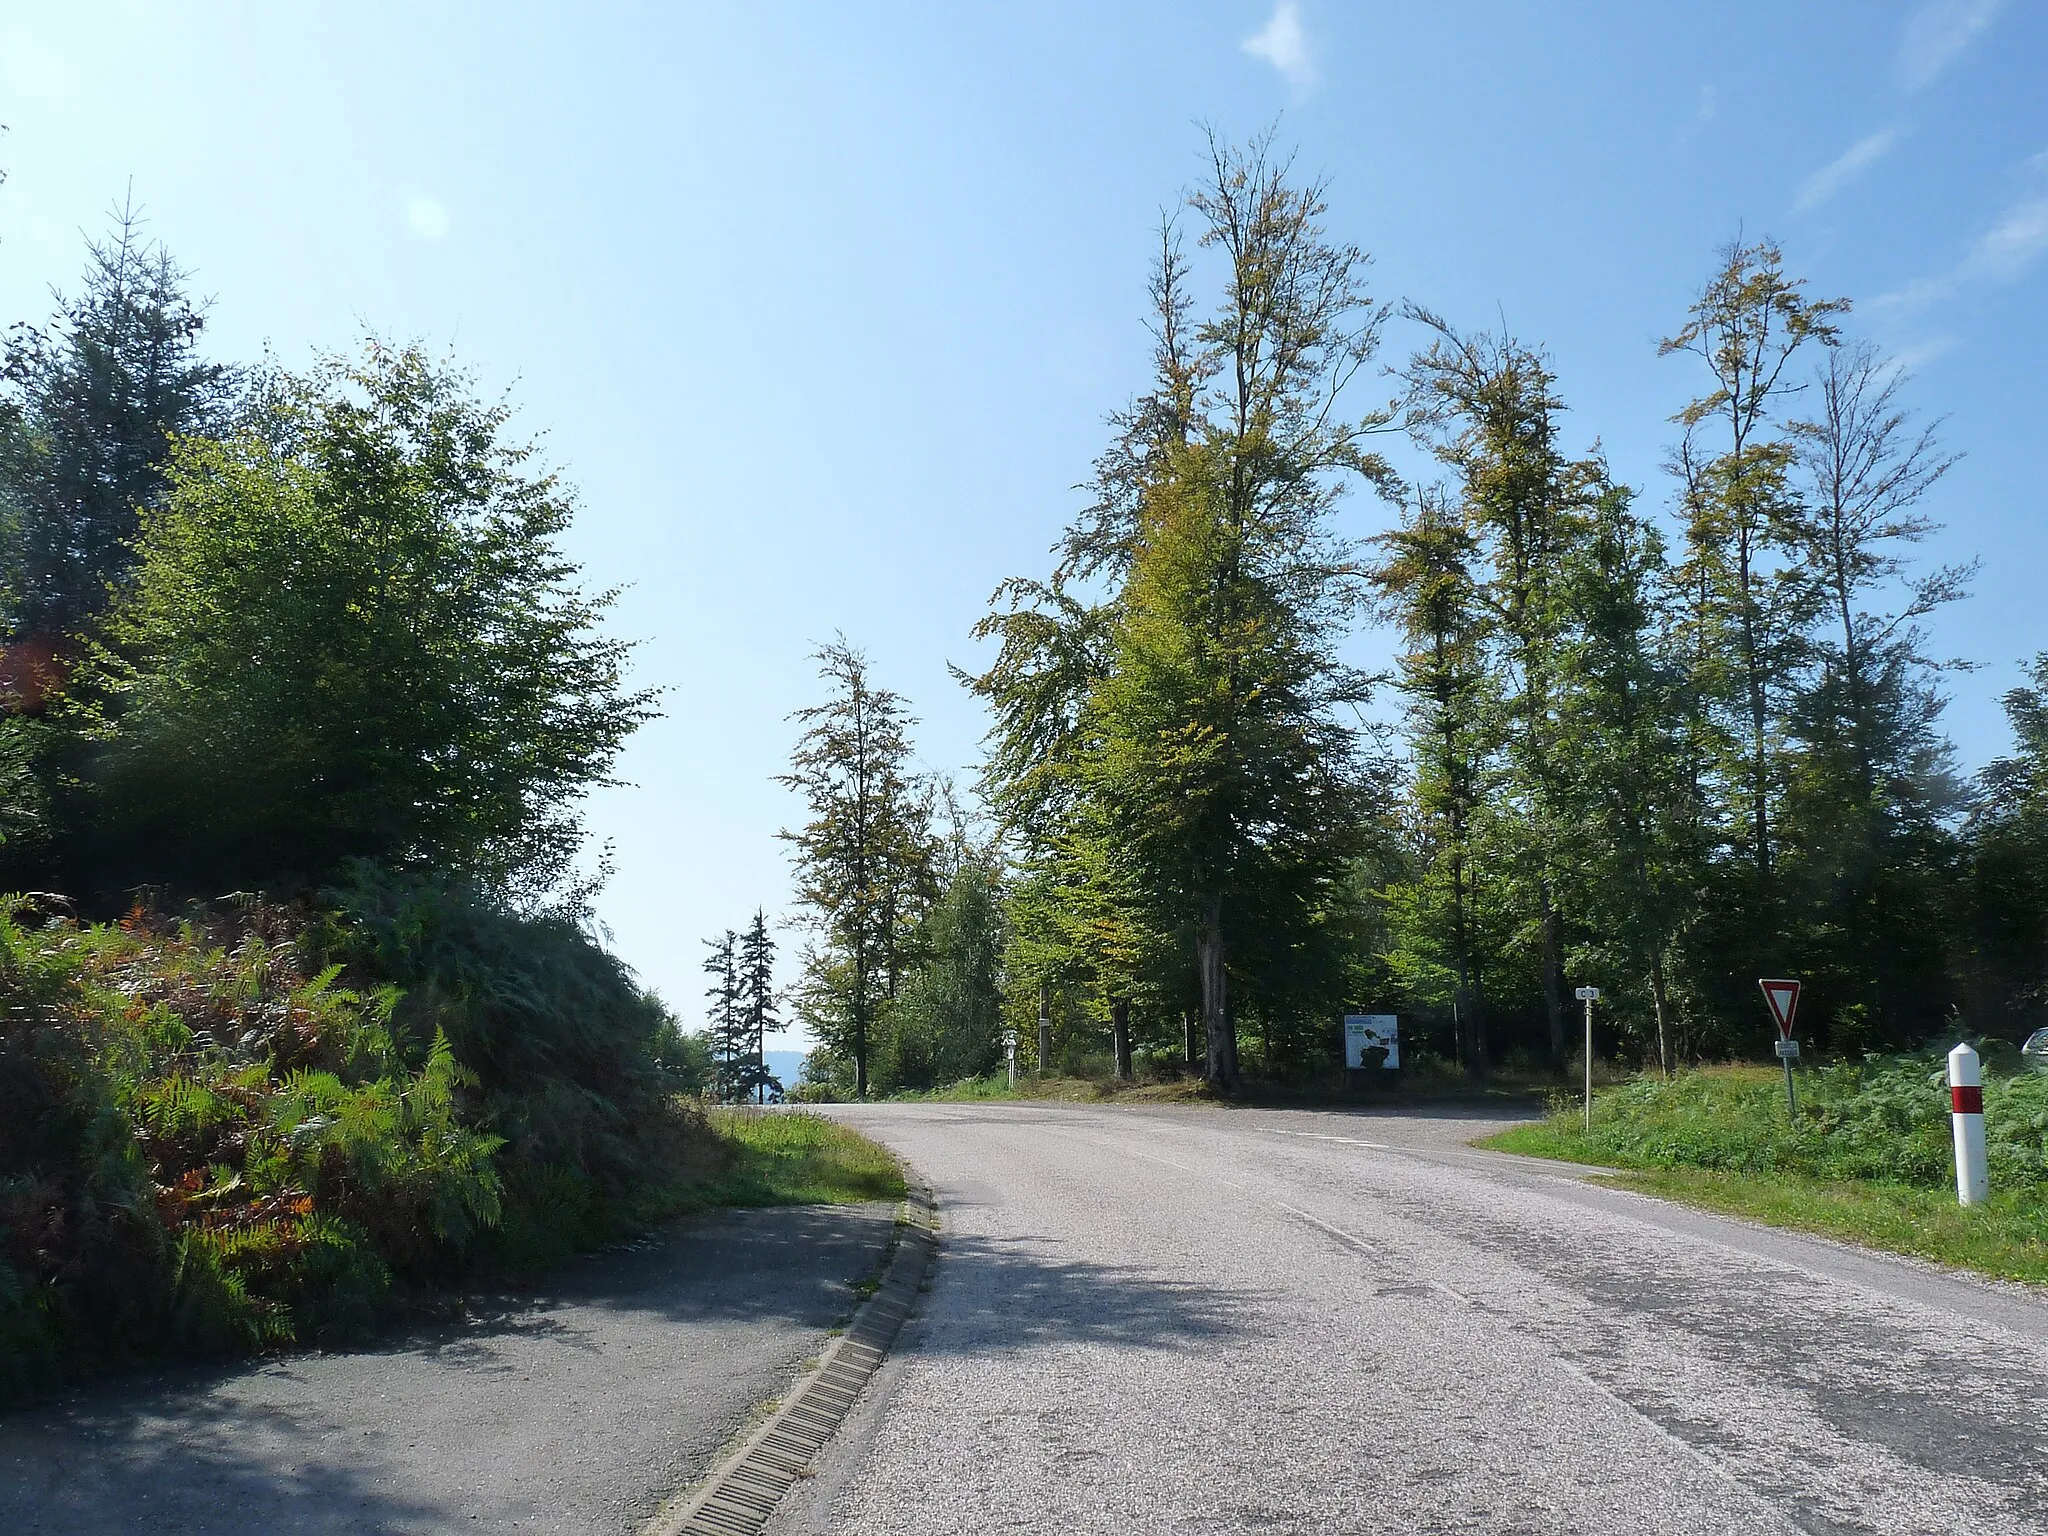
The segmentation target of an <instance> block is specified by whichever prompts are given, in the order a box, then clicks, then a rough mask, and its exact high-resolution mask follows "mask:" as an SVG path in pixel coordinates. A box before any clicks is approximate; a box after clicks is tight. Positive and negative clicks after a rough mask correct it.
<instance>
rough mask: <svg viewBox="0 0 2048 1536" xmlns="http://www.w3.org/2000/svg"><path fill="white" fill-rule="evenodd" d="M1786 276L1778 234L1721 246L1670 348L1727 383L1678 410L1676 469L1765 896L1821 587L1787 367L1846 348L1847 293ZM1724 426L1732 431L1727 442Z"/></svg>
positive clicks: (1706, 646) (1745, 840)
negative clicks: (1809, 567)
mask: <svg viewBox="0 0 2048 1536" xmlns="http://www.w3.org/2000/svg"><path fill="white" fill-rule="evenodd" d="M1803 287H1804V283H1803V282H1802V281H1801V280H1798V279H1795V278H1791V277H1788V276H1787V275H1786V273H1785V263H1784V254H1783V252H1782V251H1780V250H1779V248H1778V246H1777V244H1776V243H1775V242H1773V241H1771V240H1761V241H1758V242H1757V243H1755V244H1754V245H1745V244H1743V243H1742V241H1741V240H1740V239H1737V240H1735V241H1733V242H1731V243H1730V244H1729V245H1728V246H1726V247H1725V248H1724V249H1723V250H1722V252H1721V266H1720V269H1719V270H1718V271H1716V272H1715V274H1714V275H1713V277H1712V278H1711V279H1709V281H1708V283H1707V285H1706V287H1705V288H1704V289H1703V290H1702V291H1701V293H1700V295H1699V297H1698V298H1697V299H1696V300H1695V301H1694V302H1693V305H1692V308H1691V311H1690V313H1689V314H1688V316H1687V319H1686V323H1685V324H1684V325H1683V326H1682V327H1680V328H1679V330H1678V332H1677V334H1676V335H1673V336H1671V337H1669V338H1667V339H1666V340H1665V341H1663V342H1662V343H1661V344H1660V346H1659V352H1660V354H1662V355H1669V354H1671V353H1674V352H1687V353H1690V354H1692V355H1693V356H1695V357H1698V358H1699V359H1700V360H1701V361H1702V362H1703V363H1704V364H1705V365H1706V367H1707V371H1708V375H1709V377H1710V379H1711V380H1712V384H1713V387H1712V388H1711V389H1709V390H1708V391H1707V392H1706V393H1705V394H1703V395H1700V396H1698V397H1697V398H1696V399H1694V400H1693V401H1692V402H1691V403H1690V404H1688V405H1687V406H1686V407H1685V409H1684V410H1682V411H1680V412H1679V413H1678V415H1677V416H1676V417H1674V418H1673V419H1674V420H1675V421H1677V422H1678V423H1679V424H1680V425H1681V426H1682V427H1683V428H1684V429H1685V431H1684V438H1683V440H1682V442H1681V444H1680V446H1679V449H1678V453H1677V457H1676V460H1675V464H1674V467H1675V469H1676V470H1677V472H1678V474H1679V476H1680V478H1681V482H1682V488H1683V496H1684V512H1685V517H1686V548H1687V559H1688V562H1689V564H1690V567H1691V569H1690V572H1689V575H1690V578H1691V581H1692V584H1693V585H1694V587H1695V588H1696V590H1697V591H1698V593H1699V595H1700V605H1699V608H1698V610H1697V612H1696V613H1695V615H1694V622H1695V624H1696V625H1697V628H1698V636H1697V641H1698V651H1697V654H1698V655H1699V656H1700V657H1701V658H1702V660H1703V663H1704V669H1705V676H1704V678H1703V682H1705V683H1706V684H1707V685H1708V686H1707V687H1706V688H1705V690H1704V691H1705V692H1706V694H1707V695H1708V696H1709V697H1712V698H1715V699H1716V700H1717V702H1719V703H1720V704H1721V705H1722V706H1723V707H1724V709H1725V710H1726V711H1727V713H1728V714H1729V716H1730V718H1731V720H1732V721H1733V722H1736V723H1735V724H1733V725H1732V728H1731V731H1730V738H1731V740H1732V741H1738V742H1739V743H1740V745H1739V746H1737V747H1735V748H1734V751H1733V755H1734V757H1735V758H1736V760H1737V762H1738V763H1739V766H1738V767H1736V768H1735V769H1734V770H1733V773H1732V775H1731V776H1732V777H1733V778H1734V779H1735V780H1736V781H1737V782H1738V783H1739V785H1740V789H1739V792H1738V793H1739V797H1740V801H1741V802H1742V803H1744V804H1746V811H1745V812H1744V815H1743V820H1742V824H1741V826H1740V829H1739V830H1737V829H1735V828H1733V827H1731V836H1732V837H1733V839H1734V841H1735V844H1736V846H1737V847H1739V848H1741V849H1742V851H1743V855H1744V857H1745V859H1746V860H1747V862H1748V864H1749V867H1750V871H1751V874H1752V877H1753V885H1752V890H1751V893H1750V894H1751V898H1752V905H1753V906H1755V907H1756V909H1757V910H1759V911H1761V910H1763V908H1764V905H1765V904H1766V901H1767V896H1768V891H1769V885H1770V877H1771V867H1772V834H1771V819H1772V807H1773V805H1774V803H1775V801H1776V798H1777V796H1778V793H1779V789H1780V784H1781V782H1782V774H1781V772H1780V770H1779V762H1778V746H1777V739H1776V733H1775V732H1774V730H1773V725H1774V723H1775V722H1776V721H1777V720H1778V719H1779V718H1780V713H1781V707H1782V691H1783V688H1784V686H1785V684H1786V683H1787V681H1788V680H1789V679H1791V678H1792V676H1793V675H1794V673H1795V671H1796V667H1797V663H1798V660H1799V637H1800V632H1801V630H1802V628H1803V625H1804V621H1805V618H1806V615H1807V611H1808V610H1807V601H1806V599H1807V594H1806V593H1805V592H1804V591H1802V590H1800V588H1799V587H1798V585H1797V582H1796V580H1795V579H1794V578H1795V576H1796V572H1793V571H1790V570H1788V569H1787V568H1786V567H1785V566H1784V565H1783V564H1782V563H1774V562H1777V561H1778V557H1781V556H1783V555H1785V554H1788V553H1790V554H1795V555H1796V553H1797V551H1798V548H1799V543H1800V536H1799V521H1798V517H1797V503H1796V499H1795V497H1794V494H1793V491H1792V488H1791V485H1790V476H1791V472H1792V466H1793V462H1794V460H1795V457H1796V451H1797V450H1796V445H1795V443H1794V441H1793V439H1792V437H1791V434H1790V433H1789V432H1788V431H1787V430H1785V428H1784V427H1783V424H1782V422H1781V420H1780V417H1779V414H1778V413H1779V404H1780V401H1781V400H1783V399H1784V398H1785V397H1786V396H1787V395H1789V394H1791V393H1793V392H1795V391H1796V390H1797V389H1799V388H1800V387H1801V386H1800V384H1799V383H1797V382H1796V381H1795V380H1793V379H1791V378H1788V377H1787V369H1788V368H1789V367H1790V366H1791V363H1792V360H1793V358H1794V357H1795V356H1796V355H1797V354H1798V353H1799V351H1800V350H1801V348H1803V347H1805V346H1806V345H1808V344H1809V343H1817V344H1820V345H1822V346H1833V345H1834V344H1835V342H1836V335H1837V333H1836V328H1835V324H1834V319H1833V317H1834V316H1836V315H1838V314H1841V313H1842V312H1843V311H1845V310H1846V309H1847V308H1848V302H1847V301H1846V300H1842V299H1829V300H1814V299H1809V298H1807V297H1806V296H1805V294H1804V293H1803V292H1802V291H1801V290H1802V289H1803ZM1715 437H1717V438H1718V441H1715V440H1713V439H1714V438H1715Z"/></svg>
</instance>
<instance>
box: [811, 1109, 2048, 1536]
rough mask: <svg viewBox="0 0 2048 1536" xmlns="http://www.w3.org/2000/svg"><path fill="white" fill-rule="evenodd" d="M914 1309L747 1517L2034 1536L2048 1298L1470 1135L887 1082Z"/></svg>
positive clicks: (1474, 1128)
mask: <svg viewBox="0 0 2048 1536" xmlns="http://www.w3.org/2000/svg"><path fill="white" fill-rule="evenodd" d="M838 1113H841V1114H844V1115H845V1116H846V1117H847V1118H848V1119H849V1120H850V1121H851V1122H852V1123H854V1124H857V1125H858V1126H859V1127H860V1129H861V1130H863V1131H864V1132H866V1133H867V1134H869V1135H871V1136H874V1137H876V1138H877V1139H879V1140H881V1141H883V1142H885V1143H887V1144H888V1145H890V1146H891V1147H892V1148H893V1149H895V1150H896V1151H897V1152H898V1153H899V1154H901V1155H902V1156H904V1157H905V1158H906V1159H907V1160H908V1161H909V1162H910V1163H911V1164H912V1165H913V1166H914V1167H916V1168H917V1169H918V1171H919V1173H920V1174H921V1175H922V1176H923V1177H924V1178H925V1179H927V1180H928V1181H929V1182H931V1183H932V1184H933V1185H934V1186H935V1188H936V1190H937V1193H938V1195H939V1205H940V1213H941V1217H942V1221H943V1223H944V1229H945V1230H944V1236H943V1247H942V1251H941V1257H940V1259H939V1264H938V1269H937V1272H936V1277H935V1280H934V1283H933V1288H932V1290H931V1292H930V1294H929V1296H928V1297H927V1298H926V1304H925V1307H924V1309H923V1312H922V1315H921V1316H920V1317H918V1318H917V1319H915V1320H914V1321H913V1323H912V1325H911V1327H910V1328H909V1329H907V1330H906V1331H905V1333H904V1335H903V1337H902V1338H901V1339H900V1340H899V1342H898V1345H897V1353H896V1356H895V1358H894V1359H892V1361H891V1362H890V1364H889V1365H887V1366H885V1367H884V1369H883V1371H882V1373H881V1374H880V1375H879V1376H878V1377H877V1380H876V1382H875V1384H874V1387H873V1388H872V1389H871V1390H870V1392H869V1394H868V1396H867V1398H866V1400H865V1401H864V1402H863V1404H862V1405H861V1406H860V1408H859V1409H858V1410H857V1411H856V1413H855V1415H854V1416H853V1418H852V1419H851V1420H850V1421H849V1423H848V1424H847V1426H846V1428H845V1430H843V1431H842V1433H841V1436H840V1438H839V1440H838V1441H836V1442H835V1443H834V1445H833V1446H832V1447H831V1448H830V1449H829V1450H828V1451H827V1453H826V1456H825V1458H824V1460H823V1462H822V1464H821V1465H820V1467H819V1468H818V1475H817V1476H816V1477H815V1478H813V1479H812V1480H811V1482H810V1484H809V1485H808V1486H807V1487H805V1488H803V1489H801V1490H800V1491H799V1496H798V1497H797V1498H795V1499H793V1500H791V1501H790V1502H789V1503H788V1504H786V1505H785V1507H784V1509H783V1510H782V1511H780V1512H779V1513H778V1515H777V1518H776V1521H775V1522H774V1524H772V1525H771V1527H770V1528H771V1530H775V1531H779V1532H782V1533H783V1536H791V1533H796V1532H820V1533H822V1532H833V1533H844V1536H862V1533H869V1532H873V1533H882V1532H888V1533H891V1536H894V1533H916V1532H950V1531H960V1530H969V1529H972V1530H977V1531H1017V1532H1022V1531H1044V1532H1083V1531H1101V1532H1130V1531H1169V1530H1170V1531H1175V1532H1183V1531H1193V1532H1209V1531H1214V1532H1225V1531H1243V1530H1251V1529H1257V1530H1261V1531H1266V1532H1300V1533H1303V1536H1307V1533H1311V1532H1314V1533H1323V1532H1389V1533H1391V1532H1435V1531H1444V1532H1452V1531H1455V1532H1470V1533H1481V1532H1487V1533H1493V1532H1498V1533H1502V1536H1505V1533H1509V1532H1537V1531H1543V1532H1548V1531H1563V1530H1572V1531H1574V1532H1594V1533H1614V1536H1621V1533H1636V1532H1642V1531H1651V1530H1655V1531H1659V1532H1697V1533H1700V1536H1719V1533H1727V1532H1735V1531H1740V1532H1744V1533H1749V1532H1808V1533H1815V1536H1820V1533H1829V1536H1835V1533H1847V1532H1870V1533H1885V1536H1895V1533H1908V1532H1924V1533H1928V1536H1936V1533H1948V1532H1953V1531H1957V1530H1997V1531H2000V1532H2010V1533H2014V1536H2022V1533H2029V1532H2043V1533H2048V1301H2044V1299H2043V1298H2042V1297H2041V1296H2040V1295H2039V1294H2038V1293H2035V1292H2030V1291H2026V1290H2023V1289H2021V1288H2017V1287H2010V1286H2001V1285H1998V1284H1996V1283H1992V1282H1984V1281H1979V1280H1975V1279H1971V1278H1969V1277H1963V1276H1956V1275H1952V1274H1949V1273H1946V1272H1943V1271H1939V1270H1935V1269H1933V1268H1932V1267H1931V1266H1927V1265H1924V1264H1919V1263H1915V1262H1913V1261H1910V1260H1898V1259H1893V1258H1890V1257H1888V1256H1884V1255H1878V1254H1871V1253H1867V1252H1863V1251H1860V1250H1856V1249H1853V1248H1849V1247H1847V1246H1845V1245H1841V1244H1837V1243H1832V1242H1829V1241H1826V1240H1824V1239H1816V1238H1810V1237H1805V1236H1802V1235H1799V1234H1796V1233H1788V1232H1782V1231H1776V1230H1771V1229H1764V1228H1757V1227H1751V1226H1748V1225H1746V1224H1744V1223H1741V1222H1736V1221H1731V1220H1728V1219H1726V1218H1722V1217H1716V1216H1713V1215H1709V1214H1706V1213H1702V1212H1697V1211H1692V1210H1688V1209H1686V1208H1683V1207H1679V1206H1674V1205H1670V1204H1668V1203H1665V1202H1662V1201H1656V1200H1651V1199H1647V1198H1645V1197H1642V1196H1638V1195H1633V1194H1629V1193H1627V1192H1624V1191H1620V1190H1615V1189H1611V1188H1606V1187H1603V1186H1602V1185H1601V1183H1600V1181H1599V1178H1598V1176H1597V1171H1595V1170H1589V1169H1584V1168H1577V1167H1566V1166H1562V1165H1551V1164H1544V1163H1538V1162H1533V1161H1530V1160H1524V1159H1516V1158H1511V1157H1508V1156H1506V1155H1504V1154H1499V1153H1491V1152H1483V1151H1479V1150H1476V1149H1473V1148H1470V1147H1468V1146H1467V1145H1466V1143H1467V1142H1468V1141H1470V1140H1472V1139H1474V1138H1476V1137H1479V1136H1483V1135H1485V1134H1488V1133H1489V1132H1490V1131H1491V1130H1493V1129H1498V1128H1500V1127H1501V1126H1503V1125H1505V1124H1506V1123H1507V1122H1505V1121H1502V1120H1498V1119H1493V1118H1490V1117H1486V1116H1475V1115H1470V1114H1465V1113H1460V1112H1457V1111H1455V1110H1448V1109H1440V1110H1435V1111H1429V1112H1423V1113H1406V1114H1387V1113H1379V1114H1345V1113H1326V1112H1315V1111H1272V1110H1241V1109H1225V1110H1216V1109H1187V1110H1149V1109H1148V1110H1139V1109H1127V1108H1112V1109H1099V1108H1088V1107H1081V1106H1039V1105H1012V1104H990V1105H939V1104H932V1105H876V1106H860V1107H850V1108H847V1109H844V1110H841V1111H838Z"/></svg>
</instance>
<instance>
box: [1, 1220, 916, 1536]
mask: <svg viewBox="0 0 2048 1536" xmlns="http://www.w3.org/2000/svg"><path fill="white" fill-rule="evenodd" d="M893 1221H894V1207H893V1206H889V1205H877V1206H852V1207H849V1206H837V1207H831V1206H827V1207H781V1208H776V1209H767V1210H752V1211H728V1212H721V1213H718V1214H716V1215H714V1216H711V1217H708V1218H704V1219H699V1220H693V1221H686V1222H683V1223H680V1224H678V1225H676V1226H673V1227H670V1228H668V1229H666V1230H664V1231H662V1232H660V1233H657V1234H654V1235H652V1236H650V1237H648V1238H646V1239H643V1240H641V1241H639V1242H636V1243H633V1244H630V1245H628V1246H626V1247H625V1248H622V1249H617V1250H613V1251H611V1252H607V1253H601V1254H594V1255H590V1256H588V1257H586V1258H583V1259H580V1260H575V1261H572V1262H570V1263H568V1264H566V1265H564V1266H562V1267H561V1268H559V1269H557V1270H555V1271H553V1272H552V1273H551V1274H549V1275H548V1276H547V1278H546V1281H545V1283H544V1285H543V1286H541V1287H539V1288H537V1289H534V1290H531V1291H509V1290H508V1291H502V1292H495V1293H490V1294H485V1295H472V1296H470V1297H469V1298H467V1301H468V1307H467V1313H466V1315H465V1316H464V1317H462V1318H461V1319H459V1320H456V1321H450V1322H434V1323H422V1324H416V1325H414V1326H412V1327H409V1328H402V1329H399V1330H397V1331H395V1332H393V1333H391V1334H388V1335H386V1336H384V1337H383V1338H381V1339H379V1340H377V1341H376V1342H375V1343H373V1344H372V1345H370V1346H369V1347H367V1348H364V1349H360V1350H354V1351H350V1352H346V1353H312V1354H301V1355H289V1356H282V1357H275V1358H271V1359H268V1360H259V1361H253V1362H252V1361H239V1362H235V1363H232V1364H229V1365H224V1366H220V1365H217V1366H205V1367H188V1368H179V1369H171V1370H154V1371H137V1372H131V1373H128V1374H125V1375H120V1376H114V1377H109V1378H107V1379H104V1380H102V1381H99V1382H95V1383H93V1384H92V1385H90V1386H87V1387H82V1388H79V1389H76V1390H74V1391H72V1392H71V1393H69V1394H68V1395H66V1396H65V1397H63V1398H61V1399H59V1400H58V1401H56V1402H52V1403H48V1404H45V1405H43V1406H40V1407H36V1408H30V1409H24V1410H18V1411H15V1412H12V1413H8V1414H6V1415H0V1532H5V1533H7V1536H13V1533H14V1532H16V1531H21V1532H36V1533H39V1536H40V1533H64V1536H74V1533H76V1536H84V1533H96V1532H100V1531H109V1530H122V1531H147V1532H172V1531H178V1532H207V1533H233V1536H256V1533H264V1536H268V1533H270V1532H273V1531H281V1530H287V1529H289V1530H292V1531H307V1532H315V1533H321V1536H325V1533H327V1532H342V1531H350V1532H372V1531H376V1532H383V1531H392V1532H396V1531H405V1532H409V1533H422V1532H434V1533H440V1532H449V1531H456V1530H466V1531H474V1530H478V1529H512V1528H515V1527H516V1528H518V1529H520V1530H523V1531H547V1532H552V1531H564V1532H567V1531H576V1532H579V1533H580V1532H582V1531H584V1530H589V1529H603V1528H608V1527H615V1528H619V1529H624V1528H626V1527H627V1526H628V1525H630V1524H631V1521H630V1520H629V1519H627V1518H626V1516H625V1515H622V1514H620V1513H619V1512H620V1511H622V1510H623V1511H627V1512H629V1513H630V1512H631V1511H632V1510H635V1509H640V1508H641V1507H642V1506H643V1505H644V1506H647V1507H651V1501H652V1500H654V1499H656V1498H658V1496H659V1494H660V1493H661V1491H662V1490H663V1488H664V1487H665V1486H667V1485H668V1484H669V1483H671V1482H673V1481H674V1480H675V1479H676V1478H679V1477H685V1476H687V1475H688V1474H689V1473H690V1472H691V1471H692V1470H693V1469H694V1467H695V1466H696V1465H697V1459H698V1458H701V1457H702V1456H705V1455H708V1454H710V1452H711V1451H713V1450H715V1449H716V1447H717V1446H718V1445H719V1444H720V1443H722V1442H723V1441H724V1439H725V1438H726V1436H727V1435H729V1434H730V1433H731V1431H732V1429H733V1427H734V1426H735V1425H736V1424H737V1423H738V1422H740V1420H741V1419H742V1418H743V1417H744V1415H745V1413H746V1411H747V1409H748V1407H749V1405H750V1404H752V1403H754V1402H756V1401H758V1400H759V1399H760V1398H761V1397H763V1396H764V1395H766V1394H767V1393H769V1392H772V1391H774V1390H776V1389H778V1388H779V1387H780V1386H781V1384H782V1382H783V1381H784V1380H785V1379H786V1374H787V1371H788V1370H789V1368H790V1365H791V1364H792V1362H793V1361H794V1360H795V1359H797V1358H799V1356H800V1354H801V1352H802V1351H803V1350H804V1349H806V1348H807V1347H815V1342H816V1341H818V1340H821V1339H822V1337H823V1335H824V1330H825V1329H826V1328H827V1327H829V1326H830V1325H831V1324H832V1323H834V1322H835V1321H837V1320H839V1319H842V1318H844V1317H845V1316H847V1315H848V1314H849V1313H850V1312H851V1311H852V1309H853V1306H854V1303H855V1293H854V1290H853V1282H856V1281H858V1280H859V1279H860V1278H862V1277H863V1276H865V1275H869V1274H872V1273H874V1272H875V1270H876V1268H877V1266H878V1265H879V1263H880V1261H881V1259H882V1256H883V1254H884V1252H885V1250H886V1247H887V1243H888V1239H889V1236H890V1234H891V1232H892V1230H893ZM643 1512H644V1511H643ZM479 1522H481V1523H479Z"/></svg>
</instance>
